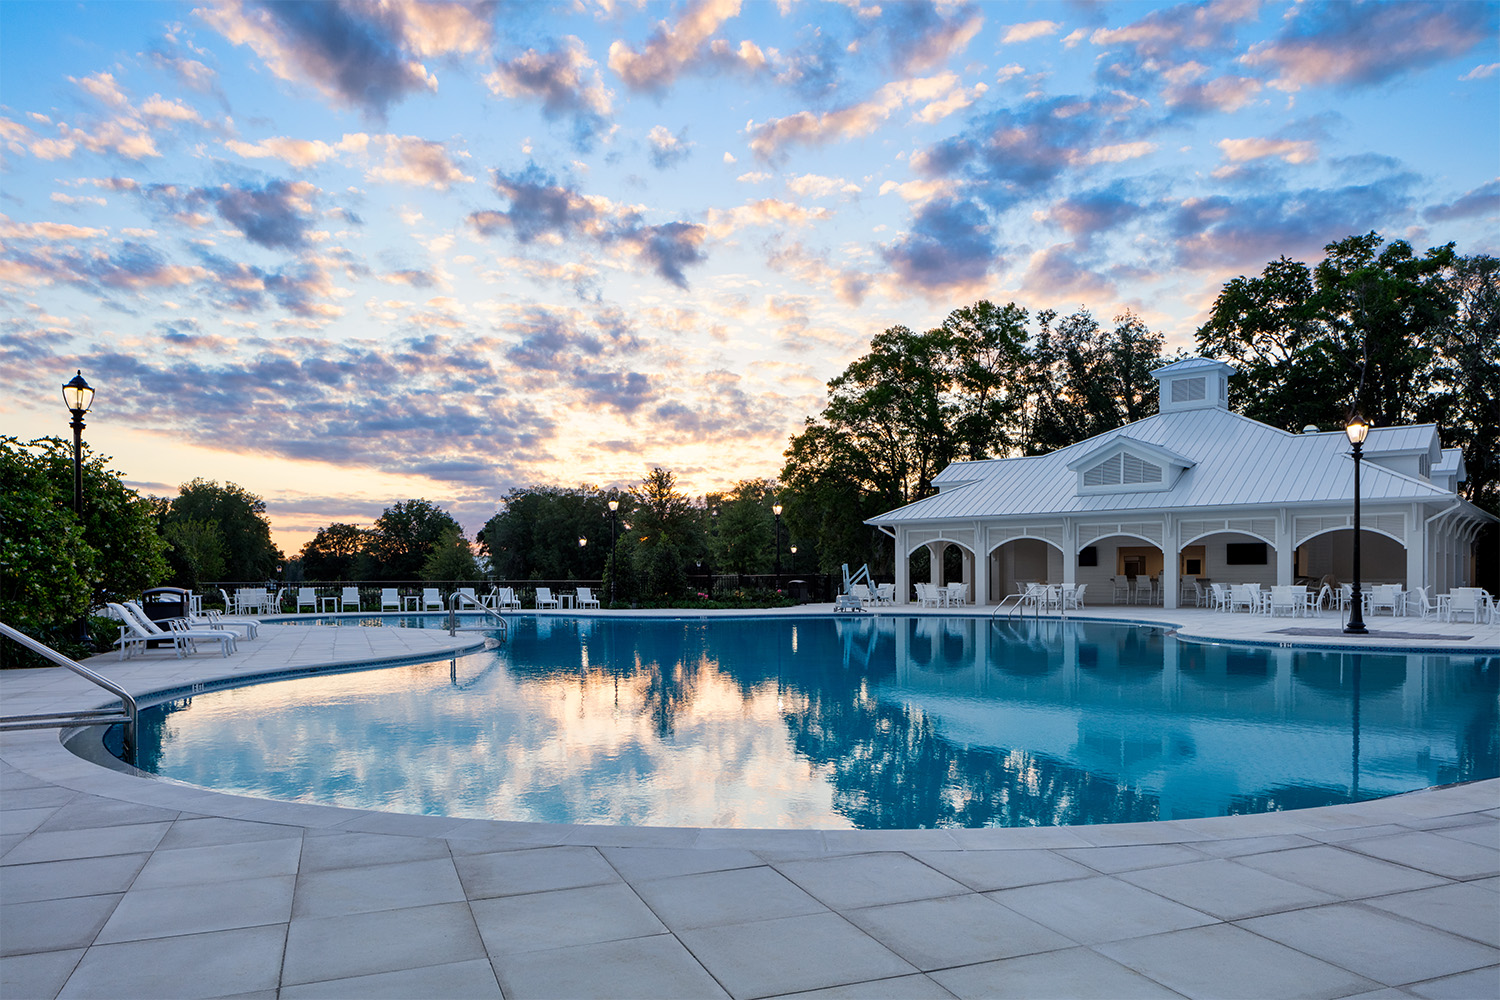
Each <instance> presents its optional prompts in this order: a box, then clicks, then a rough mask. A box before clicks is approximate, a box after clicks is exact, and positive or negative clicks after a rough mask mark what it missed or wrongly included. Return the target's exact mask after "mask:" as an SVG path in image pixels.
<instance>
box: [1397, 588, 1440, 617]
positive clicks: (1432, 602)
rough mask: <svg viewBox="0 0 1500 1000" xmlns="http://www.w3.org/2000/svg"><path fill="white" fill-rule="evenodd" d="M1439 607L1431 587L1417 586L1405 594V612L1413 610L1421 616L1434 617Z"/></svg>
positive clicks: (1408, 612)
mask: <svg viewBox="0 0 1500 1000" xmlns="http://www.w3.org/2000/svg"><path fill="white" fill-rule="evenodd" d="M1440 610H1441V609H1440V608H1439V607H1438V602H1437V600H1436V599H1434V598H1433V596H1432V588H1431V587H1418V588H1417V589H1416V590H1413V591H1411V592H1410V593H1408V594H1407V595H1406V613H1407V614H1408V615H1409V614H1411V613H1412V612H1413V611H1415V612H1416V613H1417V614H1418V615H1420V616H1421V617H1422V618H1424V619H1425V618H1433V617H1436V616H1437V614H1438V612H1439V611H1440Z"/></svg>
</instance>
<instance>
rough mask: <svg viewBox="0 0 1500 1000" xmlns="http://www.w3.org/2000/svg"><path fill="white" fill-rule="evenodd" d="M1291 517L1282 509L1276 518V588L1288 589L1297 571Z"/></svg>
mask: <svg viewBox="0 0 1500 1000" xmlns="http://www.w3.org/2000/svg"><path fill="white" fill-rule="evenodd" d="M1293 523H1294V522H1293V521H1292V517H1291V515H1290V514H1288V513H1287V511H1286V509H1285V508H1282V509H1281V510H1280V511H1279V512H1278V513H1277V517H1276V586H1278V587H1290V586H1291V585H1292V576H1293V574H1294V573H1295V572H1296V569H1297V557H1296V546H1294V545H1293V544H1292V540H1293V537H1294V536H1293V532H1292V524H1293Z"/></svg>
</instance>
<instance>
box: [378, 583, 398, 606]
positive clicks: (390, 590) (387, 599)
mask: <svg viewBox="0 0 1500 1000" xmlns="http://www.w3.org/2000/svg"><path fill="white" fill-rule="evenodd" d="M380 610H381V611H400V610H401V595H400V594H399V593H397V592H396V588H395V587H381V588H380Z"/></svg>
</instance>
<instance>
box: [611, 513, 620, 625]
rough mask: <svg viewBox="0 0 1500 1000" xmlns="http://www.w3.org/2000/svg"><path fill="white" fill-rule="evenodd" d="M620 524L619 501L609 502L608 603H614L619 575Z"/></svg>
mask: <svg viewBox="0 0 1500 1000" xmlns="http://www.w3.org/2000/svg"><path fill="white" fill-rule="evenodd" d="M619 522H620V501H618V500H611V501H610V502H609V603H610V604H611V605H613V604H614V603H615V577H617V576H619V575H620V567H619V565H618V564H617V563H616V561H615V560H616V558H617V557H618V556H619V554H620V537H619V535H618V534H617V533H616V530H615V529H616V528H617V527H618V525H619Z"/></svg>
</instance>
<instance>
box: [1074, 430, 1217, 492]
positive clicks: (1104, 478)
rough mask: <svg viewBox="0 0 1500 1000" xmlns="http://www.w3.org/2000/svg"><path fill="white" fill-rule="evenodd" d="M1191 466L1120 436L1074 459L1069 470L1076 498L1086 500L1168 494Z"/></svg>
mask: <svg viewBox="0 0 1500 1000" xmlns="http://www.w3.org/2000/svg"><path fill="white" fill-rule="evenodd" d="M1193 464H1194V463H1193V460H1192V459H1190V458H1184V457H1183V456H1181V455H1179V454H1177V453H1176V452H1175V451H1172V450H1170V449H1168V448H1163V447H1162V446H1161V445H1156V444H1150V443H1148V442H1145V441H1138V440H1136V439H1135V438H1133V437H1129V436H1127V435H1124V434H1119V435H1116V436H1115V437H1114V438H1112V439H1111V440H1109V441H1107V442H1105V443H1104V444H1102V445H1100V446H1099V447H1097V448H1094V449H1091V450H1090V451H1087V452H1085V453H1084V454H1082V455H1080V456H1079V457H1077V458H1075V459H1073V461H1071V462H1069V463H1068V468H1069V469H1072V470H1073V471H1074V472H1076V473H1078V495H1079V496H1087V495H1090V494H1096V493H1150V492H1153V491H1159V490H1169V489H1171V488H1172V487H1173V486H1175V485H1177V477H1178V476H1180V475H1182V472H1183V470H1184V469H1191V468H1192V467H1193Z"/></svg>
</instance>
